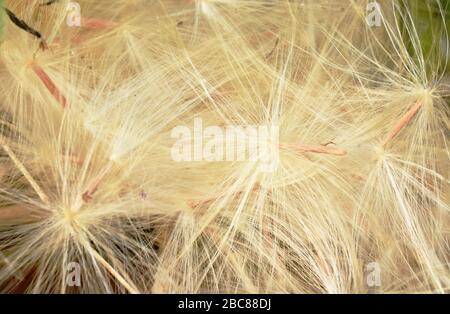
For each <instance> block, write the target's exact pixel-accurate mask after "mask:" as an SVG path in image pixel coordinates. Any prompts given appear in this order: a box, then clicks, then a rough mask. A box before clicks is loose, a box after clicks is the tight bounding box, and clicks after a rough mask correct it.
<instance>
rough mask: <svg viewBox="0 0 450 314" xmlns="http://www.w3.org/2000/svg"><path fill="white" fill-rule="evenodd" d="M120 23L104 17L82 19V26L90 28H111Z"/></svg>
mask: <svg viewBox="0 0 450 314" xmlns="http://www.w3.org/2000/svg"><path fill="white" fill-rule="evenodd" d="M117 25H119V24H118V23H116V22H114V21H111V20H104V19H87V18H84V19H81V26H82V27H84V28H88V29H111V28H114V27H116V26H117Z"/></svg>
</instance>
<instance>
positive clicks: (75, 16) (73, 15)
mask: <svg viewBox="0 0 450 314" xmlns="http://www.w3.org/2000/svg"><path fill="white" fill-rule="evenodd" d="M66 10H67V20H66V22H67V26H70V27H80V26H81V6H80V4H79V3H78V2H69V3H68V4H67V9H66Z"/></svg>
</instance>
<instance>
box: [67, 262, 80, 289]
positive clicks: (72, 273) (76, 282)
mask: <svg viewBox="0 0 450 314" xmlns="http://www.w3.org/2000/svg"><path fill="white" fill-rule="evenodd" d="M66 270H67V274H66V284H67V286H69V287H80V286H81V266H80V264H78V263H75V262H70V263H69V264H67V269H66Z"/></svg>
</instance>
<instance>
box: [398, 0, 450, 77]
mask: <svg viewBox="0 0 450 314" xmlns="http://www.w3.org/2000/svg"><path fill="white" fill-rule="evenodd" d="M401 4H402V6H403V8H408V10H409V11H410V12H411V19H412V22H413V23H414V26H415V28H416V30H417V32H418V35H419V41H420V45H421V48H422V53H423V55H424V57H425V58H424V59H425V60H426V62H427V64H426V66H427V70H428V72H430V74H432V73H431V72H434V73H436V72H438V73H442V72H443V71H445V72H446V74H447V75H450V62H449V63H448V64H446V62H445V61H446V59H449V58H450V55H448V52H447V49H450V43H449V40H448V34H450V0H403V1H402V3H401ZM404 40H405V43H406V44H407V47H408V50H409V52H410V54H411V56H413V57H414V58H417V55H416V54H417V51H416V50H415V49H413V42H412V40H411V38H410V35H409V34H408V32H407V31H406V28H405V30H404Z"/></svg>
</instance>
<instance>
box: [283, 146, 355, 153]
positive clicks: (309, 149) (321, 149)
mask: <svg viewBox="0 0 450 314" xmlns="http://www.w3.org/2000/svg"><path fill="white" fill-rule="evenodd" d="M280 148H287V149H291V150H295V151H297V152H301V153H317V154H328V155H336V156H345V155H346V154H347V152H346V151H345V150H342V149H340V148H337V147H330V146H325V145H303V144H280Z"/></svg>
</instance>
